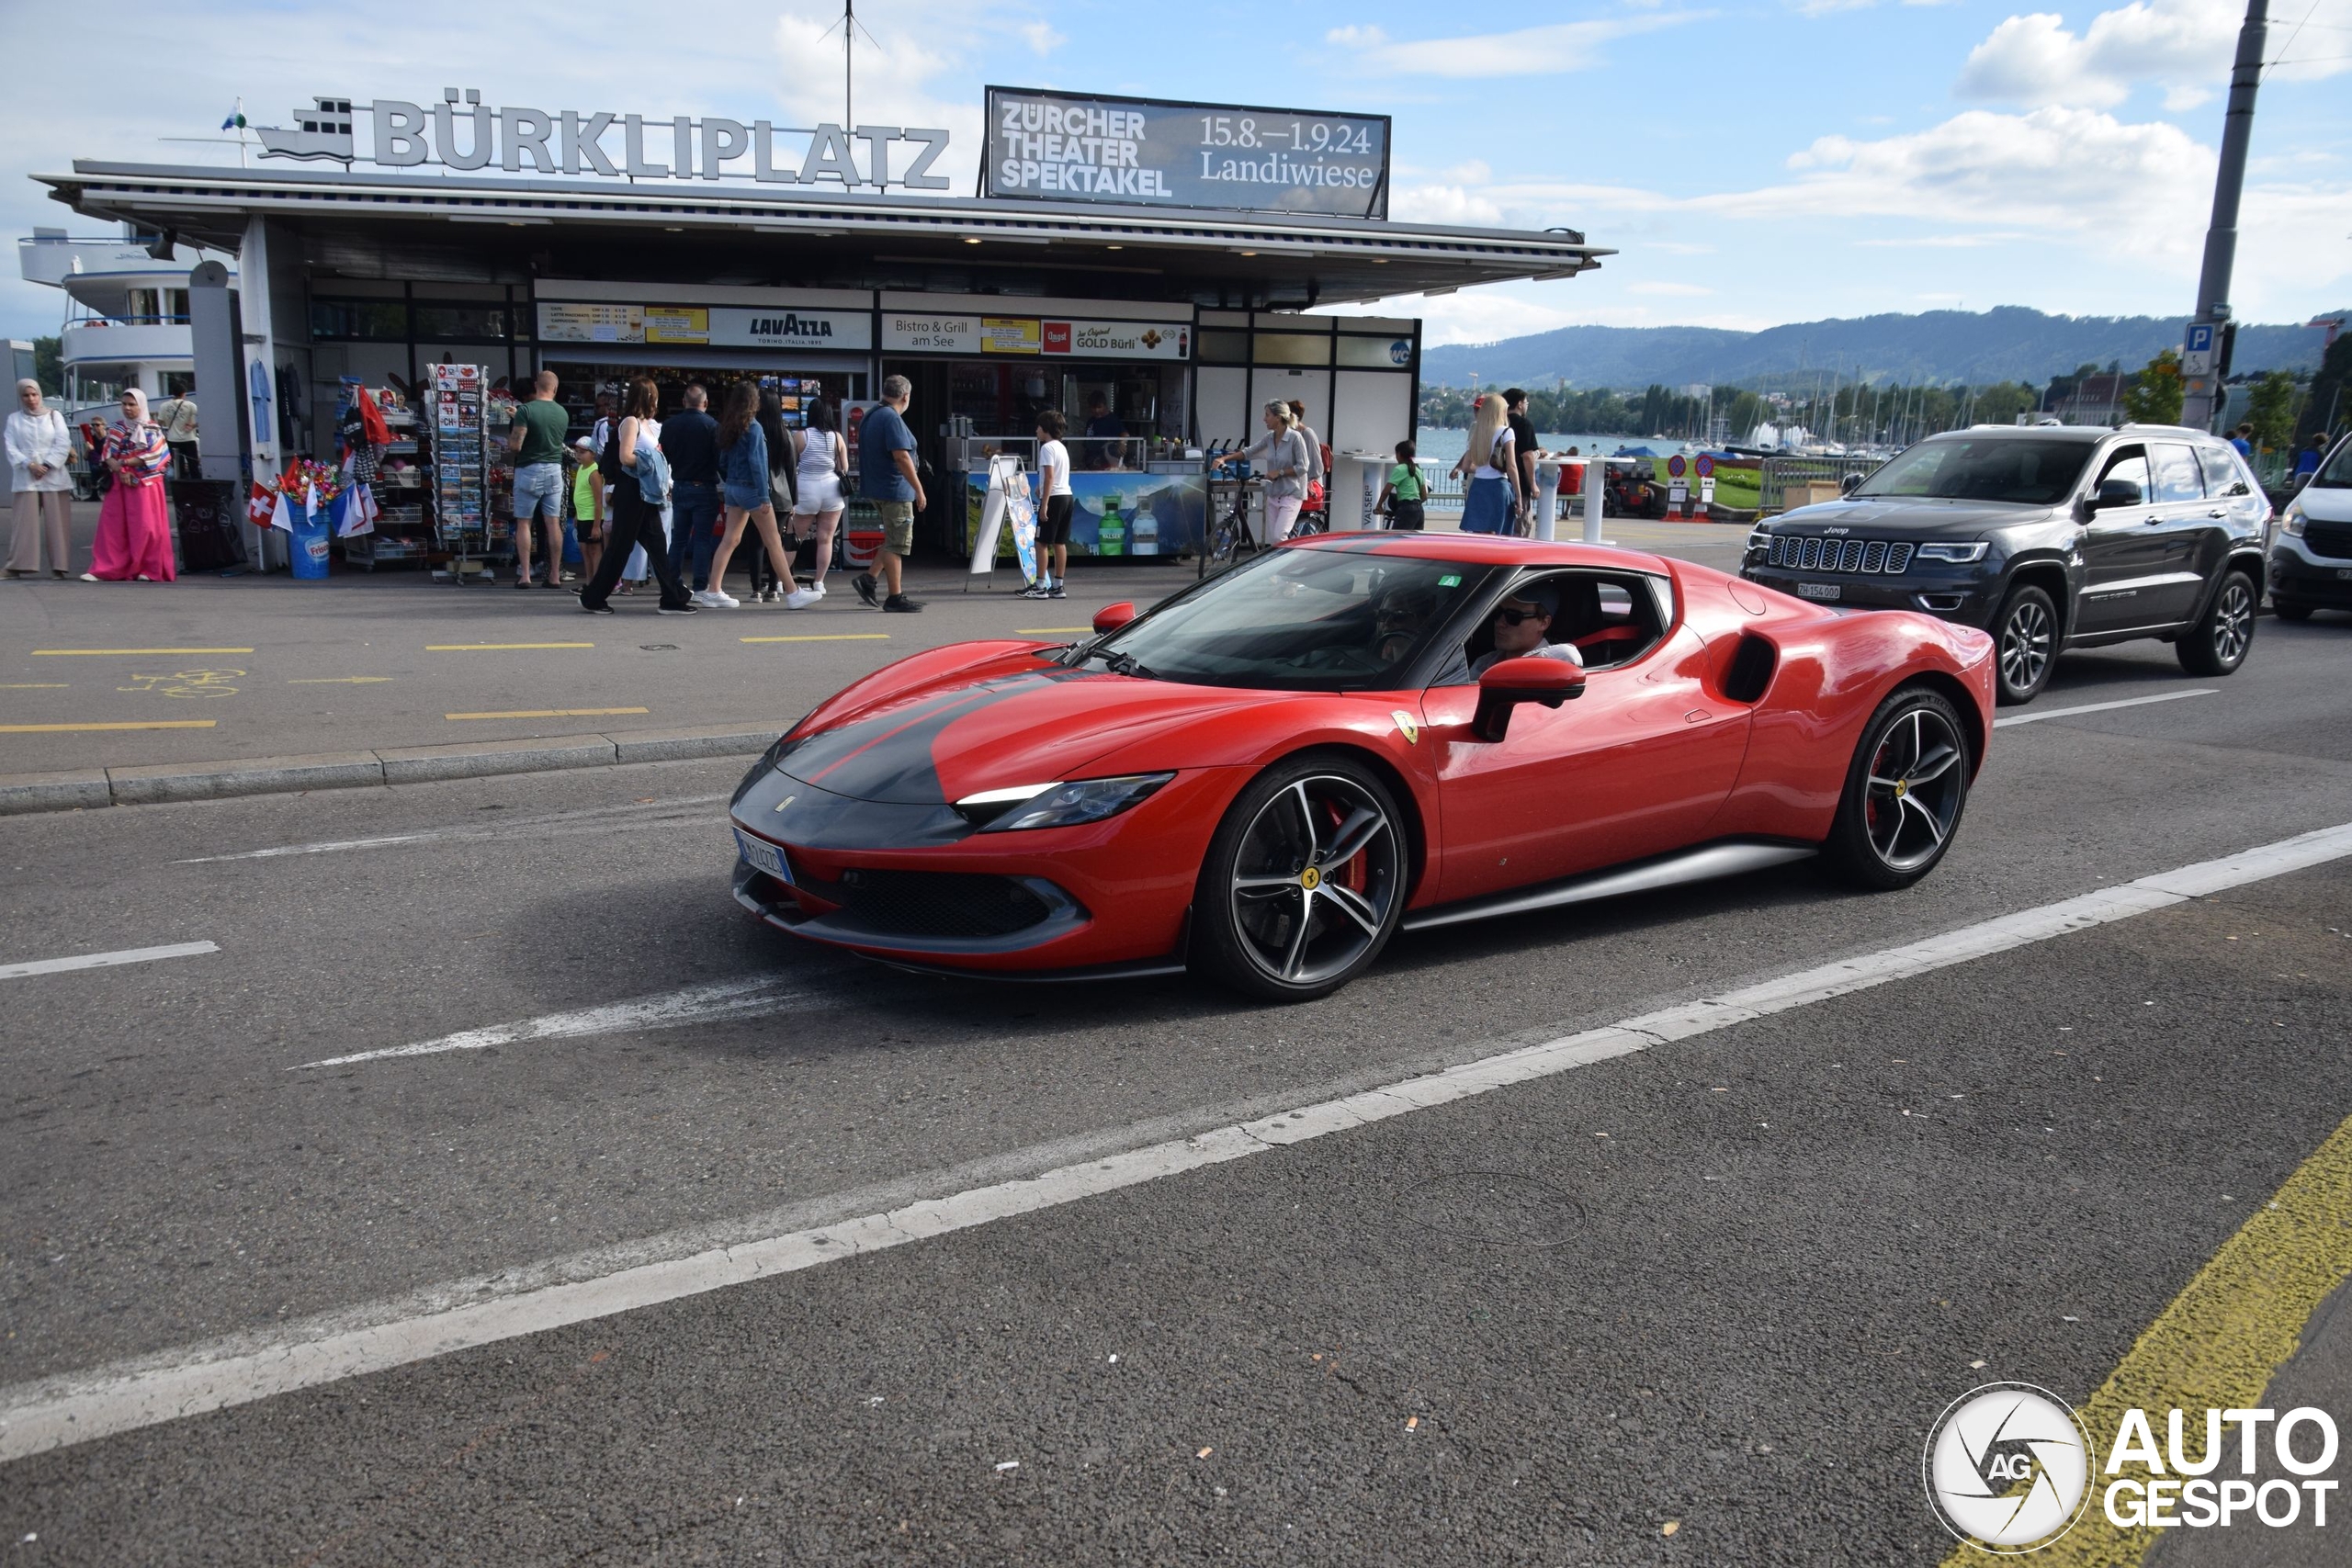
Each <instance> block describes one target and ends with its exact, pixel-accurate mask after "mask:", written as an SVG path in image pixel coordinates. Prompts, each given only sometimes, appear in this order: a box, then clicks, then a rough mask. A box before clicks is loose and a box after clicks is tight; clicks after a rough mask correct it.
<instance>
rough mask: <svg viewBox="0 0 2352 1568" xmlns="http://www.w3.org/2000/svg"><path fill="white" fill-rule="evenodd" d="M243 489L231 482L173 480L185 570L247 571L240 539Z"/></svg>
mask: <svg viewBox="0 0 2352 1568" xmlns="http://www.w3.org/2000/svg"><path fill="white" fill-rule="evenodd" d="M240 488H241V487H240V486H239V485H238V484H237V483H236V482H235V481H234V480H231V479H173V480H171V481H169V484H168V489H169V491H170V494H171V498H172V512H173V513H174V521H175V522H176V523H177V524H178V525H179V536H180V570H181V571H183V572H195V571H219V572H233V571H242V570H244V568H245V565H246V559H245V546H244V541H243V539H241V538H239V537H238V525H240V524H242V523H243V521H244V509H243V506H242V505H240V504H239V491H240Z"/></svg>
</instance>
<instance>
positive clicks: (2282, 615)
mask: <svg viewBox="0 0 2352 1568" xmlns="http://www.w3.org/2000/svg"><path fill="white" fill-rule="evenodd" d="M2317 608H2318V606H2317V605H2315V604H2304V603H2303V602H2302V601H2301V600H2300V599H2281V598H2279V597H2278V595H2277V594H2276V593H2274V594H2272V595H2271V596H2270V613H2271V614H2272V615H2276V616H2278V618H2279V619H2280V620H2282V621H2308V620H2310V619H2311V618H2312V611H2313V610H2314V609H2317Z"/></svg>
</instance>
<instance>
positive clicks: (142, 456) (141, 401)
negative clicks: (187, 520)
mask: <svg viewBox="0 0 2352 1568" xmlns="http://www.w3.org/2000/svg"><path fill="white" fill-rule="evenodd" d="M101 460H102V461H103V462H104V463H105V465H106V471H107V473H109V474H111V475H113V476H114V483H113V484H112V485H111V486H109V487H108V488H107V498H106V501H105V502H104V503H103V504H101V505H100V506H99V508H98V536H97V538H96V541H94V542H93V544H92V546H91V549H90V570H87V571H85V572H84V573H83V574H82V581H85V582H123V581H130V580H132V579H136V580H137V581H141V582H169V581H173V580H174V579H175V578H176V577H177V576H178V575H179V573H178V572H177V571H175V570H174V569H173V566H172V523H171V518H170V516H169V514H168V513H166V511H165V509H164V473H165V472H166V471H167V470H169V468H171V466H172V457H171V449H170V448H169V447H168V446H165V445H164V432H163V429H162V427H161V426H159V425H157V424H156V423H155V422H154V421H153V420H151V419H149V418H148V417H147V398H146V394H144V393H143V392H141V391H140V390H139V389H137V388H135V387H134V388H132V389H130V390H129V391H126V392H125V393H123V394H122V423H120V424H118V425H114V426H111V427H110V428H109V429H108V430H107V444H106V449H105V455H104V457H103V458H102V459H101Z"/></svg>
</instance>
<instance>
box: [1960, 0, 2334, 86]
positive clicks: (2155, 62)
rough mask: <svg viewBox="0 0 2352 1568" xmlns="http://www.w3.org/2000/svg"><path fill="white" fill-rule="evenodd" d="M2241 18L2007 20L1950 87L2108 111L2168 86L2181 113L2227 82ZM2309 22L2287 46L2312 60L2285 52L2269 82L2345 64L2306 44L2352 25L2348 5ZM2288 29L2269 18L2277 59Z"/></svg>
mask: <svg viewBox="0 0 2352 1568" xmlns="http://www.w3.org/2000/svg"><path fill="white" fill-rule="evenodd" d="M2243 20H2244V7H2243V6H2241V5H2240V4H2239V3H2238V0H2131V4H2130V5H2127V6H2120V7H2118V8H2117V9H2115V10H2111V11H2102V12H2100V13H2099V14H2098V16H2096V17H2092V18H2091V21H2090V25H2089V26H2087V27H2086V28H2084V29H2083V30H2082V31H2081V32H2079V33H2076V32H2074V31H2072V30H2071V29H2069V28H2067V26H2066V22H2065V18H2064V17H2060V16H2058V15H2056V14H2055V13H2053V12H2047V11H2037V12H2033V13H2030V14H2029V15H2024V16H2013V17H2009V18H2007V20H2006V21H2004V22H2002V23H2001V24H2000V25H1999V26H1998V27H1996V28H1994V29H1993V31H1992V32H1991V34H1990V35H1988V36H1987V37H1986V38H1985V41H1984V42H1983V43H1980V44H1978V45H1977V46H1976V48H1975V49H1974V50H1973V51H1970V53H1969V56H1968V60H1967V62H1966V63H1965V64H1963V65H1962V67H1961V72H1960V80H1959V83H1958V84H1957V86H1956V89H1955V90H1956V91H1957V92H1958V93H1959V95H1960V96H1962V97H1964V98H1980V99H1985V100H1986V101H1989V102H1995V103H2007V104H2018V105H2021V106H2023V107H2029V108H2030V107H2041V106H2043V105H2048V104H2080V105H2084V106H2086V107H2091V108H2111V107H2115V106H2116V105H2118V104H2120V103H2122V102H2123V101H2124V100H2125V99H2127V98H2129V97H2130V96H2131V93H2132V91H2133V89H2135V88H2137V87H2139V86H2141V85H2155V86H2158V87H2161V88H2163V89H2164V92H2165V99H2164V103H2165V108H2166V109H2167V110H2170V111H2172V112H2174V113H2179V112H2181V111H2182V110H2185V109H2191V108H2195V107H2198V106H2199V104H2202V103H2204V102H2206V101H2207V100H2208V99H2210V98H2211V97H2212V96H2213V95H2214V94H2215V92H2216V91H2218V90H2219V89H2220V88H2221V87H2222V85H2225V84H2226V83H2227V82H2228V81H2229V74H2230V62H2231V61H2232V60H2233V58H2234V57H2235V55H2236V52H2237V34H2238V27H2239V24H2240V23H2241V21H2243ZM2310 22H2311V26H2312V30H2307V31H2305V32H2304V33H2303V34H2302V35H2301V37H2300V38H2298V39H2296V40H2295V43H2294V46H2293V53H2294V55H2301V56H2304V57H2306V58H2307V60H2308V61H2309V63H2306V64H2303V65H2300V66H2298V65H2295V64H2293V63H2292V57H2291V56H2290V63H2289V64H2288V65H2285V66H2282V67H2279V68H2278V69H2277V70H2274V71H2272V72H2270V73H2267V75H2268V76H2269V77H2271V78H2276V77H2278V76H2282V75H2289V74H2292V75H2296V76H2300V77H2301V78H2302V79H2305V80H2310V79H2313V78H2316V77H2319V76H2325V75H2331V74H2334V73H2335V72H2337V71H2341V70H2344V69H2345V68H2346V63H2347V62H2344V61H2341V60H2326V59H2324V56H2326V55H2328V54H2330V53H2335V54H2341V53H2342V52H2343V51H2341V50H2334V51H2330V50H2325V49H2320V50H2314V49H2312V48H2311V47H2310V45H2311V43H2312V40H2313V39H2314V37H2316V36H2324V35H2325V34H2328V33H2340V32H2342V31H2343V30H2344V28H2345V27H2346V24H2347V23H2352V0H2318V3H2317V5H2316V6H2315V8H2314V9H2313V11H2312V15H2311V17H2310ZM2291 30H2292V28H2291V25H2290V24H2288V23H2286V22H2284V21H2282V20H2279V19H2276V18H2274V20H2273V21H2272V24H2271V28H2270V41H2269V51H2270V53H2271V54H2272V56H2273V57H2274V58H2276V57H2277V55H2278V51H2280V50H2281V49H2282V48H2286V47H2287V46H2288V35H2289V33H2290V31H2291Z"/></svg>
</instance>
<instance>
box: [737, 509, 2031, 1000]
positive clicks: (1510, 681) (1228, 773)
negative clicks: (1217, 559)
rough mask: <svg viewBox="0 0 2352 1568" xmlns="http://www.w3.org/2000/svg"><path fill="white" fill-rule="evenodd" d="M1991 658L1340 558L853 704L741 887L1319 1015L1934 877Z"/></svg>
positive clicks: (860, 695) (1927, 641)
mask: <svg viewBox="0 0 2352 1568" xmlns="http://www.w3.org/2000/svg"><path fill="white" fill-rule="evenodd" d="M1992 656H1993V645H1992V642H1991V640H1990V639H1989V638H1987V637H1985V634H1984V633H1982V632H1980V631H1976V630H1974V629H1973V628H1971V627H1967V626H1952V625H1950V624H1948V623H1946V622H1943V621H1940V620H1938V619H1936V618H1935V617H1933V616H1930V615H1911V614H1907V613H1904V612H1886V613H1879V614H1872V615H1847V614H1841V613H1839V612H1838V611H1837V610H1834V609H1828V608H1825V607H1823V606H1819V605H1815V604H1807V603H1805V602H1803V601H1801V600H1797V599H1792V598H1789V597H1786V596H1784V595H1782V594H1781V593H1778V592H1774V591H1772V590H1770V589H1769V588H1763V587H1759V586H1758V585H1756V584H1753V583H1747V582H1742V581H1738V580H1737V579H1736V578H1732V577H1727V576H1725V575H1724V574H1723V573H1722V572H1718V571H1713V570H1708V569H1707V568H1705V567H1702V566H1694V565H1692V564H1691V563H1689V562H1685V561H1679V560H1669V559H1666V558H1660V557H1657V556H1649V555H1642V554H1637V553H1634V552H1630V551H1623V550H1611V549H1599V548H1593V547H1585V546H1579V545H1572V544H1557V545H1555V544H1541V543H1535V542H1532V541H1527V540H1519V539H1502V538H1487V537H1475V536H1457V535H1438V534H1430V535H1419V534H1356V535H1338V536H1326V537H1321V538H1317V539H1313V540H1310V541H1307V542H1305V543H1301V544H1295V545H1292V546H1288V547H1283V548H1281V549H1277V550H1272V551H1270V552H1268V553H1267V554H1265V555H1264V556H1262V557H1260V558H1257V559H1255V560H1253V561H1251V562H1250V564H1248V565H1246V566H1242V567H1238V568H1236V569H1234V570H1230V571H1227V572H1225V573H1223V574H1222V575H1219V576H1216V577H1213V578H1211V579H1209V580H1208V581H1204V582H1202V583H1200V584H1199V585H1197V586H1195V587H1193V588H1190V589H1188V590H1186V591H1185V592H1182V593H1179V594H1177V595H1176V596H1175V597H1173V598H1171V599H1169V600H1168V601H1166V602H1165V603H1163V604H1159V605H1158V606H1157V607H1155V608H1153V609H1151V610H1149V611H1148V612H1147V613H1145V614H1143V615H1135V614H1134V613H1133V611H1132V609H1131V608H1130V607H1129V606H1126V605H1114V606H1112V607H1111V608H1109V609H1106V610H1104V611H1103V613H1102V614H1101V615H1098V616H1097V617H1096V618H1095V635H1094V636H1092V637H1089V638H1086V639H1084V640H1081V641H1079V642H1076V643H1071V644H1069V645H1066V646H1049V645H1044V644H1040V643H1038V642H1035V641H1034V640H1005V641H994V642H972V643H962V644H958V645H956V646H952V647H947V648H938V649H931V650H930V651H928V652H924V653H918V654H916V655H914V656H912V657H911V658H908V659H903V660H899V661H898V662H897V663H895V664H892V665H890V666H888V668H886V669H883V670H880V671H876V672H875V673H874V674H872V675H869V676H867V677H866V678H865V679H864V680H862V681H859V682H856V683H855V684H854V685H852V686H850V687H849V688H848V689H847V690H845V691H843V692H842V693H840V694H838V695H835V696H833V697H831V698H830V699H828V700H827V701H825V702H824V703H822V704H820V705H819V706H818V707H817V708H816V710H815V711H814V712H812V713H810V714H809V716H808V717H806V718H804V719H802V720H801V721H800V722H799V723H798V724H797V725H796V726H794V727H793V728H792V730H791V731H790V733H788V734H786V736H785V737H784V738H783V739H780V740H778V741H777V742H776V743H775V746H773V747H772V748H770V749H769V750H768V752H767V754H766V755H764V756H763V757H762V758H761V759H760V761H759V762H758V764H757V765H756V766H754V767H753V768H752V771H751V773H749V774H748V775H746V776H745V778H744V780H743V783H742V784H741V787H740V788H739V789H738V790H737V791H736V792H735V798H734V804H733V807H732V812H731V817H732V820H733V826H734V829H735V837H736V842H737V846H738V848H739V850H740V851H741V860H740V862H739V863H738V864H737V867H736V873H735V895H736V897H737V898H738V899H740V900H741V902H742V903H743V904H744V905H745V906H746V907H748V908H751V909H752V910H753V911H755V912H756V913H757V914H758V915H759V916H760V917H761V918H762V919H764V920H766V921H767V922H768V923H770V924H771V925H775V926H776V927H779V928H781V929H782V930H785V931H791V932H793V933H794V934H795V935H797V936H801V937H804V938H807V939H809V940H810V941H813V942H826V943H830V944H832V945H834V946H837V947H842V948H847V949H849V950H851V951H853V952H855V953H863V954H865V955H866V956H868V957H871V958H876V959H880V960H882V961H885V962H887V963H891V964H901V965H906V966H910V967H917V968H923V969H931V970H945V971H954V972H957V973H963V974H971V975H982V976H997V977H1001V978H1086V977H1099V976H1120V975H1136V974H1158V973H1168V972H1173V971H1176V970H1181V969H1186V968H1190V969H1192V970H1193V971H1196V972H1198V973H1200V974H1203V975H1204V976H1210V977H1213V978H1215V979H1216V980H1219V981H1222V982H1224V983H1225V984H1227V985H1229V986H1232V987H1238V989H1240V990H1242V991H1245V992H1248V993H1250V994H1251V995H1254V996H1257V997H1261V998H1273V999H1280V1000H1294V999H1302V998H1311V997H1318V996H1322V995H1325V994H1327V993H1329V992H1330V991H1332V990H1335V989H1337V988H1338V987H1340V986H1342V985H1344V984H1346V983H1347V982H1348V980H1349V979H1351V977H1353V976H1356V975H1358V974H1360V973H1361V972H1363V969H1364V968H1365V967H1366V966H1368V965H1369V964H1372V963H1374V961H1375V960H1376V959H1377V958H1378V957H1379V955H1380V952H1381V949H1382V948H1383V947H1384V946H1385V945H1386V943H1387V942H1388V940H1389V938H1390V937H1392V936H1394V935H1395V934H1396V933H1397V930H1398V929H1399V928H1400V927H1401V928H1405V929H1408V930H1418V929H1423V928H1427V927H1431V926H1441V925H1446V924H1451V923H1453V922H1455V921H1461V920H1471V919H1482V918H1485V917H1488V916H1496V915H1509V914H1515V913H1519V912H1521V911H1525V910H1530V909H1538V908H1548V907H1552V906H1556V905H1563V904H1571V903H1577V902H1580V901H1583V900H1586V899H1591V898H1600V897H1611V896H1615V895H1620V894H1625V893H1632V892H1638V891H1641V890H1644V889H1647V888H1654V887H1660V886H1668V885H1671V884H1675V883H1681V882H1690V881H1695V880H1698V879H1701V878H1705V877H1713V876H1724V875H1729V874H1736V873H1739V872H1745V871H1751V870H1756V869H1758V868H1761V867H1765V866H1770V865H1774V864H1779V863H1786V862H1792V861H1796V860H1801V859H1804V858H1806V857H1808V856H1814V855H1820V856H1823V857H1826V860H1827V861H1828V862H1829V863H1831V864H1832V865H1833V866H1834V867H1835V868H1836V869H1837V870H1838V872H1840V873H1841V874H1844V875H1845V876H1846V877H1847V878H1849V879H1850V880H1851V881H1852V882H1854V883H1856V884H1858V885H1860V886H1862V887H1865V888H1880V889H1883V888H1895V887H1902V886H1907V885H1909V884H1911V883H1913V882H1916V881H1917V880H1918V879H1919V878H1920V877H1922V876H1925V875H1926V874H1928V872H1929V871H1931V870H1933V869H1934V867H1935V865H1936V863H1937V862H1939V860H1941V859H1942V858H1943V855H1944V853H1945V852H1946V851H1947V850H1949V849H1950V847H1951V840H1952V835H1953V834H1954V833H1955V832H1956V831H1958V829H1959V827H1960V819H1961V813H1962V807H1964V806H1965V804H1966V802H1967V798H1968V789H1969V785H1970V783H1971V782H1972V781H1973V778H1974V777H1975V774H1976V770H1977V769H1978V767H1979V766H1980V765H1982V763H1983V761H1984V758H1985V741H1986V739H1988V738H1989V736H1990V735H1991V733H1992V713H1993V664H1992Z"/></svg>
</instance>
